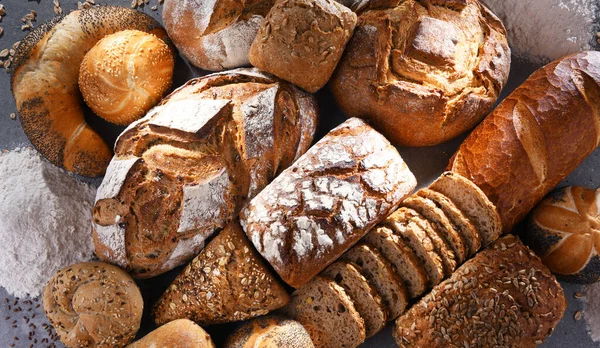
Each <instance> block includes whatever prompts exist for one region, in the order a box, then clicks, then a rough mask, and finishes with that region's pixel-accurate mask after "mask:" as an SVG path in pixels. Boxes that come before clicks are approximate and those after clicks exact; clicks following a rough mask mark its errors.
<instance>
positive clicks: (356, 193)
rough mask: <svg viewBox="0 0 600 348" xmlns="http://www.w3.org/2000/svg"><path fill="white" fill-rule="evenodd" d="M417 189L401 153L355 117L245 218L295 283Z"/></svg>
mask: <svg viewBox="0 0 600 348" xmlns="http://www.w3.org/2000/svg"><path fill="white" fill-rule="evenodd" d="M415 186H416V180H415V177H414V176H413V174H412V173H411V172H410V170H409V169H408V167H407V166H406V164H405V163H404V161H403V160H402V158H401V157H400V155H399V154H398V151H397V150H396V149H395V148H394V147H393V146H392V145H391V144H390V143H389V142H388V141H387V140H386V139H385V138H384V137H383V136H382V135H381V134H379V133H377V132H376V131H375V130H374V129H373V128H371V127H370V126H369V125H367V124H366V123H364V122H363V121H362V120H360V119H357V118H353V119H350V120H348V121H346V122H344V123H343V124H342V125H340V126H338V127H337V128H335V129H333V130H332V131H331V132H330V133H329V134H327V135H326V136H325V137H324V138H323V139H321V140H320V141H319V142H318V143H317V144H316V145H314V146H313V147H312V148H311V149H310V150H309V151H307V153H306V154H305V155H303V156H302V157H301V158H300V159H299V160H298V161H296V162H295V163H294V164H293V165H292V166H291V167H290V168H288V169H286V170H285V171H284V172H283V173H281V175H279V177H277V178H276V179H275V180H274V181H273V182H272V183H271V184H269V185H268V186H267V187H266V188H265V189H264V190H263V191H262V192H261V193H259V194H258V195H257V196H256V197H255V198H254V199H252V200H251V201H250V203H249V204H248V206H247V207H246V208H245V209H244V210H243V212H242V214H241V219H242V220H241V222H242V226H243V227H244V230H245V231H246V234H247V235H248V236H249V237H250V239H251V240H252V242H253V244H254V246H255V247H256V248H257V250H258V251H259V252H260V253H261V254H262V255H263V256H264V257H265V258H266V259H267V261H269V263H270V264H271V266H273V268H274V269H275V271H277V273H279V275H280V276H281V278H282V279H283V280H284V281H285V282H287V283H288V284H290V285H291V286H293V287H296V288H297V287H300V286H302V285H304V284H306V282H308V281H309V280H310V279H311V278H312V277H314V276H315V275H316V274H318V273H319V272H320V271H322V270H323V269H324V268H325V267H327V265H329V264H330V263H332V262H333V261H335V259H337V258H338V257H339V256H340V255H341V254H343V253H344V252H345V251H346V250H347V249H349V248H350V247H351V246H352V245H353V244H354V243H356V242H357V241H358V240H359V239H360V238H361V237H362V236H363V235H364V234H365V233H367V231H368V230H369V229H371V227H373V226H374V225H375V224H377V223H378V222H379V221H380V220H382V219H383V218H385V216H387V214H389V213H390V212H391V211H392V210H393V209H394V208H396V207H397V206H398V204H399V203H400V202H401V201H402V199H404V198H405V197H406V196H407V195H408V194H410V193H411V192H412V190H413V189H414V187H415Z"/></svg>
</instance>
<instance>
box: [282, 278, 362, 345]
mask: <svg viewBox="0 0 600 348" xmlns="http://www.w3.org/2000/svg"><path fill="white" fill-rule="evenodd" d="M282 312H283V313H284V314H285V315H287V316H289V317H291V318H293V319H295V320H297V321H299V322H300V323H301V324H302V325H303V326H304V327H305V328H306V330H307V331H308V333H309V334H310V337H311V338H312V341H313V344H314V345H315V347H317V348H354V347H357V346H358V345H360V344H361V343H363V342H364V340H365V326H364V321H363V319H362V318H361V317H360V314H358V312H357V311H356V308H355V307H354V303H353V302H352V300H351V299H350V297H348V295H347V294H346V292H345V291H344V288H342V287H341V286H340V285H338V284H336V282H335V281H333V280H331V279H327V278H323V277H321V276H317V277H315V278H313V279H312V280H311V281H310V282H308V284H306V285H305V286H303V287H302V288H300V289H298V290H296V291H294V293H293V294H292V299H291V301H290V303H288V305H287V306H285V307H284V308H283V309H282Z"/></svg>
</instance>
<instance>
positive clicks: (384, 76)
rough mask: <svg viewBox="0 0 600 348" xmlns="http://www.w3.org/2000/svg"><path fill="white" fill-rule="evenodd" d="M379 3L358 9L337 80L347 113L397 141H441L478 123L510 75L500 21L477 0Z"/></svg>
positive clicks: (424, 143)
mask: <svg viewBox="0 0 600 348" xmlns="http://www.w3.org/2000/svg"><path fill="white" fill-rule="evenodd" d="M371 2H373V3H377V2H380V1H371ZM381 2H383V4H373V5H374V6H373V9H367V10H365V11H363V12H362V13H361V14H360V16H359V18H358V24H357V27H356V29H355V32H354V35H353V37H352V39H351V40H350V42H349V43H348V46H347V48H346V52H345V54H344V56H343V57H342V59H341V61H340V63H339V65H338V68H337V70H336V72H335V73H334V75H333V77H332V79H331V84H330V86H331V90H332V92H333V95H334V97H335V99H336V100H337V102H338V104H339V105H340V107H341V108H342V110H343V111H344V113H345V114H346V115H348V116H349V117H365V118H367V119H368V120H369V121H370V122H371V123H372V125H373V127H374V128H375V129H377V130H379V131H381V132H382V133H383V134H384V135H385V136H386V137H387V138H388V139H390V141H391V142H392V143H394V144H395V145H405V146H429V145H435V144H439V143H442V142H445V141H447V140H450V139H452V138H454V137H456V136H458V135H459V134H461V133H464V132H465V131H467V130H469V129H471V128H472V127H474V126H475V125H476V124H477V123H479V122H480V121H481V120H482V119H483V117H484V116H485V115H486V114H487V113H488V112H489V111H490V110H491V109H492V107H493V105H494V103H495V101H496V99H497V98H498V95H499V94H500V91H501V90H502V88H503V87H504V85H505V84H506V81H507V79H508V72H509V67H510V50H509V48H508V43H507V40H506V30H505V28H504V26H503V25H502V23H501V22H500V20H499V19H498V18H497V17H496V16H495V15H494V14H492V13H491V12H490V11H489V10H488V9H487V8H486V7H485V6H484V5H483V4H482V3H480V2H479V1H477V0H443V1H442V0H430V1H420V0H409V1H381ZM379 5H381V7H380V6H379ZM369 6H371V5H369ZM387 6H392V7H387Z"/></svg>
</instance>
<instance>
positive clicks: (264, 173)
mask: <svg viewBox="0 0 600 348" xmlns="http://www.w3.org/2000/svg"><path fill="white" fill-rule="evenodd" d="M316 118H317V107H316V104H315V101H314V99H313V97H312V96H311V95H309V94H307V93H306V92H303V91H301V90H300V89H298V88H296V87H294V86H292V85H290V84H288V83H286V82H283V81H281V80H278V79H276V78H273V77H271V76H270V75H265V74H263V73H261V72H259V71H258V70H255V69H240V70H234V71H229V72H223V73H217V74H213V75H209V76H205V77H202V78H196V79H193V80H191V81H189V82H188V83H187V84H185V85H184V86H183V87H181V88H179V89H178V90H177V91H175V92H174V93H172V94H171V95H170V96H168V97H167V98H165V99H164V100H163V101H162V102H161V104H160V105H159V106H157V107H156V108H154V109H153V110H152V111H150V112H149V113H148V115H147V116H146V117H144V118H143V119H141V120H139V121H137V122H135V123H134V124H132V125H131V126H130V127H129V128H128V129H126V130H125V131H124V132H123V133H122V134H121V136H120V137H119V139H118V140H117V143H116V146H115V157H114V158H113V160H112V161H111V163H110V166H109V168H108V171H107V174H106V177H105V178H104V181H103V182H102V185H101V186H100V188H99V190H98V194H97V196H96V204H95V206H94V210H93V220H94V221H93V230H94V243H95V246H96V254H97V255H98V257H100V258H101V259H102V260H105V261H108V262H111V263H115V264H118V265H120V266H121V267H124V268H125V269H127V270H128V271H129V272H131V274H132V275H133V276H134V277H139V278H147V277H152V276H155V275H157V274H160V273H163V272H165V271H168V270H170V269H172V268H174V267H176V266H178V265H181V264H183V263H185V262H187V261H189V260H190V259H191V258H192V257H194V256H195V255H196V254H197V253H198V252H199V251H200V249H201V248H202V247H203V245H204V240H205V239H206V238H207V237H209V236H210V235H212V234H213V233H214V232H215V231H218V230H220V229H222V228H223V227H224V226H225V225H226V224H227V223H228V222H229V221H230V220H231V219H232V218H234V217H236V216H237V215H238V212H239V210H240V209H241V207H242V206H243V205H244V204H245V203H246V202H247V201H248V200H249V199H250V198H252V197H253V196H255V195H256V194H257V193H258V192H259V191H260V190H261V189H262V188H263V187H265V186H266V184H267V183H268V182H269V181H271V180H272V179H273V178H274V177H275V176H276V175H277V174H278V173H280V172H281V171H282V170H283V169H284V168H286V167H288V166H289V165H290V164H291V163H292V162H294V161H295V160H296V159H297V158H298V157H300V155H302V154H303V153H304V152H305V151H306V149H308V147H309V146H310V143H311V141H312V137H313V134H314V131H315V128H316Z"/></svg>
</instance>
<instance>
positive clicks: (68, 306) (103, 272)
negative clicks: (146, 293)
mask: <svg viewBox="0 0 600 348" xmlns="http://www.w3.org/2000/svg"><path fill="white" fill-rule="evenodd" d="M42 304H43V308H44V312H45V313H46V317H47V318H48V321H50V324H52V326H53V327H54V330H56V333H57V334H58V336H59V337H60V340H61V341H62V343H64V344H65V345H66V346H67V347H73V348H75V347H106V348H114V347H124V346H125V345H127V343H129V342H130V341H132V340H133V338H134V337H135V334H136V333H137V331H138V329H139V328H140V322H141V321H142V311H143V308H144V303H143V300H142V294H141V293H140V290H139V289H138V287H137V285H136V284H135V282H134V281H133V279H132V278H131V277H130V276H129V275H128V274H127V273H125V272H124V271H123V270H121V269H120V268H118V267H115V266H113V265H109V264H106V263H101V262H83V263H78V264H75V265H72V266H69V267H65V268H63V269H61V270H59V271H58V272H56V274H55V275H54V276H53V277H52V278H51V279H50V281H48V285H46V287H45V288H44V292H43V294H42Z"/></svg>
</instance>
